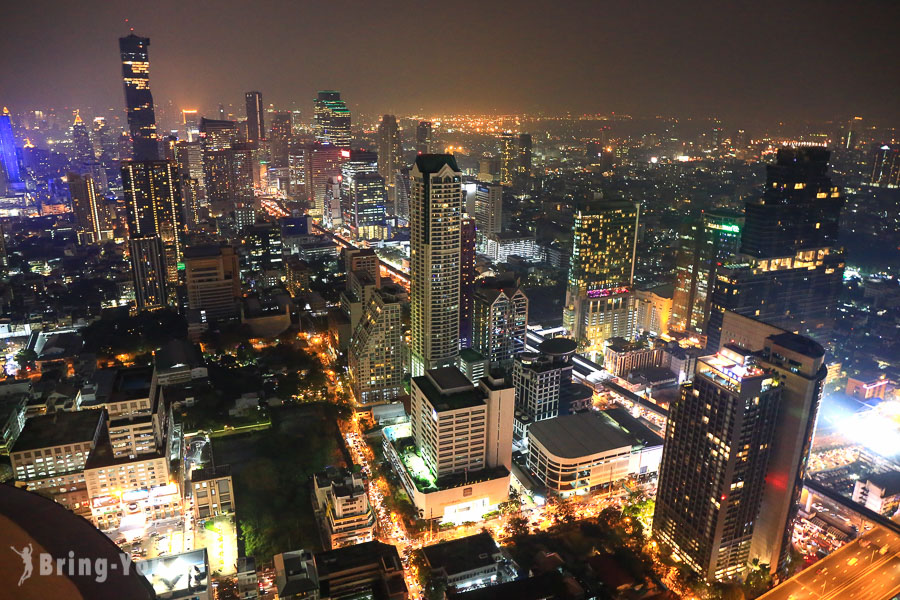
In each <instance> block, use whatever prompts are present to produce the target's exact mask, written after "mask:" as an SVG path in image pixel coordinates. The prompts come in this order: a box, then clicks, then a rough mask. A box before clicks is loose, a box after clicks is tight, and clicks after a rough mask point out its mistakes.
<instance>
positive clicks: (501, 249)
mask: <svg viewBox="0 0 900 600" xmlns="http://www.w3.org/2000/svg"><path fill="white" fill-rule="evenodd" d="M481 253H482V254H485V255H486V256H488V258H490V259H491V261H493V262H495V263H504V262H507V261H508V260H509V257H510V256H512V255H516V256H521V257H522V258H523V259H525V260H527V261H530V262H540V260H541V258H542V255H541V248H540V246H538V245H537V243H536V242H535V241H534V236H533V235H523V234H521V233H515V232H513V231H505V232H497V233H486V234H485V235H484V237H483V238H482V245H481Z"/></svg>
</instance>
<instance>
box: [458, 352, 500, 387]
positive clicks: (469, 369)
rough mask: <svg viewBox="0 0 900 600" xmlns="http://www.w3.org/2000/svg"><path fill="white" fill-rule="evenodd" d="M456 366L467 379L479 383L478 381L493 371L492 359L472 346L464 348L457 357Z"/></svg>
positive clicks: (475, 383) (474, 383)
mask: <svg viewBox="0 0 900 600" xmlns="http://www.w3.org/2000/svg"><path fill="white" fill-rule="evenodd" d="M456 368H457V369H459V371H460V373H462V374H463V375H465V376H466V379H468V380H469V381H471V382H472V384H473V385H477V384H478V381H479V380H480V379H481V378H482V377H484V376H485V375H487V374H489V373H490V372H491V361H489V360H488V359H486V358H485V357H484V356H482V355H481V353H480V352H476V351H475V350H472V349H471V348H463V349H462V350H460V351H459V356H457V357H456Z"/></svg>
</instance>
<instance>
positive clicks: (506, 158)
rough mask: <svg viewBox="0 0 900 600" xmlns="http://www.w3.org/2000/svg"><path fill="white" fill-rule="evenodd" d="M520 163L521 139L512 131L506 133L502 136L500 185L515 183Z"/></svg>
mask: <svg viewBox="0 0 900 600" xmlns="http://www.w3.org/2000/svg"><path fill="white" fill-rule="evenodd" d="M529 152H530V150H529ZM518 163H519V138H518V136H517V135H516V134H515V133H512V132H511V131H504V132H503V133H501V134H500V183H502V184H503V185H512V184H513V183H514V182H515V179H516V176H517V174H518Z"/></svg>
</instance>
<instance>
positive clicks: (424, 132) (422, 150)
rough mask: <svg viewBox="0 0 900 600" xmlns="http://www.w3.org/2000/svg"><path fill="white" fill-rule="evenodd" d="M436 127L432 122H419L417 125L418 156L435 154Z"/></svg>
mask: <svg viewBox="0 0 900 600" xmlns="http://www.w3.org/2000/svg"><path fill="white" fill-rule="evenodd" d="M436 150H437V148H436V147H435V144H434V127H433V124H432V122H431V121H419V124H418V125H416V154H434V153H436Z"/></svg>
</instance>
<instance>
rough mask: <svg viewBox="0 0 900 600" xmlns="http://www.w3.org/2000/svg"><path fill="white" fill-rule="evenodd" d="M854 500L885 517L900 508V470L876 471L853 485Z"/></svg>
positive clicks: (893, 513) (890, 515)
mask: <svg viewBox="0 0 900 600" xmlns="http://www.w3.org/2000/svg"><path fill="white" fill-rule="evenodd" d="M853 501H854V502H856V503H857V504H862V505H863V506H865V507H866V508H868V509H869V510H873V511H875V512H877V513H878V514H880V515H884V516H885V517H888V518H890V517H893V516H894V515H895V514H896V513H897V510H898V508H900V471H888V472H887V473H875V474H872V475H869V476H868V477H867V478H866V479H865V480H862V479H860V480H857V482H856V484H854V486H853Z"/></svg>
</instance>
